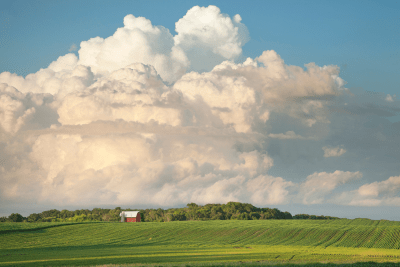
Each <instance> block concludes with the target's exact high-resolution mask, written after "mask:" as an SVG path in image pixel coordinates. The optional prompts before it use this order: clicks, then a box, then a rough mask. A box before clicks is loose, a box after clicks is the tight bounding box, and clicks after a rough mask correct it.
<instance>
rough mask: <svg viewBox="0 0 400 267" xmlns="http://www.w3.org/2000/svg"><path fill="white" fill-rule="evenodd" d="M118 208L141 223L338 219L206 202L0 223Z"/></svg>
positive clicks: (88, 217) (109, 215) (113, 217)
mask: <svg viewBox="0 0 400 267" xmlns="http://www.w3.org/2000/svg"><path fill="white" fill-rule="evenodd" d="M122 210H139V211H140V215H141V218H142V221H143V222H170V221H193V220H196V221H198V220H202V221H206V220H270V219H281V220H282V219H284V220H290V219H311V220H331V219H339V218H337V217H330V216H316V215H308V214H296V215H295V216H292V215H291V214H290V213H289V212H287V211H285V212H282V211H280V210H279V209H277V208H274V209H271V208H257V207H254V206H253V205H252V204H248V203H240V202H228V203H227V204H207V205H204V206H200V205H197V204H195V203H189V204H187V206H186V207H185V208H172V209H166V210H164V209H161V208H158V209H122V208H121V207H116V208H115V209H101V208H94V209H93V210H88V209H81V210H75V211H69V210H65V209H64V210H62V211H59V210H56V209H51V210H47V211H43V212H41V213H32V214H31V215H29V216H28V217H27V218H24V217H22V216H21V215H20V214H18V213H15V214H14V213H13V214H12V215H10V216H9V217H8V218H7V217H1V218H0V222H22V221H28V222H32V223H33V222H86V221H98V222H100V221H106V222H118V221H120V219H121V218H120V216H119V214H120V213H121V211H122Z"/></svg>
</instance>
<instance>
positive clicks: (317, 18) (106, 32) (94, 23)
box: [0, 1, 400, 94]
mask: <svg viewBox="0 0 400 267" xmlns="http://www.w3.org/2000/svg"><path fill="white" fill-rule="evenodd" d="M195 5H199V6H208V5H217V6H218V7H219V8H220V9H221V12H223V13H226V14H228V15H230V16H233V15H235V14H240V15H241V17H242V19H243V23H245V25H246V26H247V28H248V29H249V32H250V38H251V39H250V41H249V42H248V43H247V44H246V45H245V46H244V47H243V55H244V57H252V58H254V57H257V56H259V55H260V54H261V53H262V51H264V50H266V49H273V50H275V51H277V52H278V53H279V54H280V55H281V57H282V58H283V59H284V60H285V63H286V64H289V65H297V66H302V65H304V64H306V63H309V62H315V63H316V64H317V65H319V66H322V65H329V64H334V65H338V66H339V67H340V68H341V77H343V79H344V80H345V81H347V82H348V87H355V88H362V89H364V90H367V91H374V92H383V93H386V94H396V91H398V90H399V84H398V82H397V79H396V76H397V75H398V73H399V69H400V54H399V53H400V52H399V42H400V30H399V29H400V17H399V11H400V4H399V3H398V1H334V2H333V1H250V2H243V1H229V2H226V1H173V2H172V3H169V2H165V1H115V3H112V4H110V2H109V1H83V2H82V1H65V2H60V3H55V2H51V1H34V2H33V1H2V5H1V6H2V7H1V12H2V14H1V17H2V32H1V36H2V37H1V41H2V42H1V43H2V44H1V50H0V56H1V58H2V64H1V65H0V72H3V71H10V72H15V73H17V74H19V75H24V76H25V75H27V74H29V73H32V72H36V71H38V70H39V69H40V68H45V67H47V66H48V64H50V63H51V62H52V61H53V60H54V59H55V58H56V57H58V56H60V55H63V54H65V53H67V52H68V49H69V48H70V47H71V45H72V44H75V45H77V46H79V44H80V42H81V41H83V40H88V39H89V38H92V37H95V36H100V37H108V36H110V35H111V34H112V33H113V32H114V31H115V29H116V28H118V27H121V26H122V19H121V18H123V17H124V16H125V15H127V14H133V15H135V16H143V17H146V18H148V19H149V20H151V21H152V23H153V25H163V26H164V27H166V28H168V29H169V30H170V31H171V33H173V34H174V33H175V22H176V21H177V20H178V19H179V18H181V17H182V16H183V15H184V14H185V13H186V12H187V10H189V9H190V8H191V7H193V6H195Z"/></svg>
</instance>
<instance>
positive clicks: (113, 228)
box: [0, 219, 400, 267]
mask: <svg viewBox="0 0 400 267" xmlns="http://www.w3.org/2000/svg"><path fill="white" fill-rule="evenodd" d="M370 261H373V262H397V263H400V222H393V221H372V220H367V219H355V220H347V219H341V220H323V221H322V220H321V221H320V220H254V221H236V220H232V221H183V222H180V221H177V222H168V223H145V222H144V223H107V222H90V223H2V224H0V267H1V266H82V265H99V264H156V265H157V266H159V265H164V264H176V265H179V264H181V265H182V264H183V266H185V265H186V264H189V265H196V264H222V263H225V264H226V263H232V264H233V263H237V262H244V263H249V264H251V263H253V264H274V263H276V264H278V263H297V264H302V263H313V262H331V263H350V262H370ZM209 266H210V265H209Z"/></svg>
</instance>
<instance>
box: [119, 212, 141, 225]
mask: <svg viewBox="0 0 400 267" xmlns="http://www.w3.org/2000/svg"><path fill="white" fill-rule="evenodd" d="M119 216H121V222H140V213H139V212H138V211H123V212H121V213H120V214H119Z"/></svg>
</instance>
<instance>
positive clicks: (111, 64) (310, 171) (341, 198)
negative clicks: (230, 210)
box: [0, 1, 400, 220]
mask: <svg viewBox="0 0 400 267" xmlns="http://www.w3.org/2000/svg"><path fill="white" fill-rule="evenodd" d="M0 3H1V4H0V16H1V22H2V26H1V27H2V28H1V31H0V58H1V63H0V84H1V83H3V84H4V86H3V87H0V89H1V90H2V91H0V93H1V94H2V95H0V96H3V99H4V100H2V101H3V102H0V104H1V105H3V106H1V105H0V112H2V113H0V114H4V115H2V116H3V117H0V126H1V127H0V152H1V153H2V154H3V158H4V159H3V161H2V158H1V157H0V162H3V163H2V166H1V165H0V167H2V168H3V169H0V171H2V172H0V176H1V175H2V176H3V178H1V179H3V182H2V187H1V188H0V190H1V191H2V192H3V196H2V197H0V204H1V206H2V207H3V206H4V207H5V206H7V209H4V210H3V209H2V211H1V212H0V213H1V214H0V216H3V215H7V214H9V213H11V212H14V211H17V212H21V213H24V212H25V213H26V212H27V211H26V210H27V209H29V210H35V211H42V210H43V209H46V208H59V209H62V208H66V207H69V208H75V207H77V208H80V207H83V206H84V208H86V207H94V206H96V204H97V203H100V204H101V205H102V206H104V207H105V206H111V207H113V205H114V206H115V205H118V206H120V205H122V206H127V207H128V206H129V203H136V204H137V205H138V206H140V207H145V206H146V205H147V206H151V207H157V206H163V207H173V206H184V205H185V204H186V202H187V201H194V202H196V201H197V202H198V203H199V204H204V203H207V202H213V201H214V202H227V201H242V202H251V203H253V204H254V205H256V206H276V207H278V208H280V209H282V210H288V211H289V212H291V213H292V214H296V213H309V214H317V215H320V214H324V215H331V216H338V217H348V218H353V217H369V218H372V219H381V218H383V219H391V220H400V217H399V215H398V214H397V215H396V211H398V208H399V206H400V167H399V166H400V164H399V162H400V153H399V152H398V149H397V147H400V139H399V135H398V131H399V130H400V122H399V121H400V106H399V100H398V99H399V97H400V93H399V91H400V90H399V89H400V86H399V82H398V77H399V73H400V49H399V47H400V45H399V43H400V16H399V14H400V12H399V11H400V4H399V3H398V2H397V1H213V2H212V1H115V2H111V1H63V2H56V1H1V2H0ZM210 5H213V6H216V7H218V8H219V10H220V11H218V10H217V11H216V10H215V9H212V8H207V7H209V6H210ZM194 6H200V7H205V9H201V10H202V11H201V12H203V13H202V14H214V15H215V16H218V18H225V19H228V20H229V21H230V22H232V23H233V25H234V27H242V28H240V29H243V27H244V28H245V29H247V31H248V38H247V42H245V44H244V45H243V43H244V41H240V40H241V39H240V38H241V37H240V36H242V35H240V34H242V33H243V32H241V33H240V30H239V37H238V38H239V39H235V38H236V37H237V36H236V35H235V33H234V28H232V29H231V28H229V27H230V26H229V27H228V28H229V29H230V30H232V31H231V32H229V34H228V35H227V36H222V35H223V34H224V32H219V34H216V35H210V36H212V38H215V40H216V41H215V43H213V42H212V41H210V39H207V38H208V37H207V36H208V35H207V33H206V35H201V34H202V33H199V32H201V31H197V30H198V29H197V28H196V29H195V28H190V25H194V24H195V23H197V22H195V21H196V18H197V17H196V16H198V14H200V13H201V12H200V11H199V12H200V13H191V14H189V11H190V10H193V7H194ZM219 12H220V13H219ZM128 14H132V15H133V17H130V19H132V18H133V19H132V20H131V21H133V22H127V24H124V18H126V17H125V16H127V15H128ZM196 14H197V15H196ZM236 14H239V15H240V17H241V21H240V22H239V21H236V22H235V17H234V16H235V15H236ZM210 16H211V15H210ZM138 17H144V18H146V19H147V20H149V21H150V22H151V24H152V25H153V26H154V27H156V26H160V27H159V28H153V30H154V29H161V30H160V31H161V33H162V34H161V35H157V34H158V33H157V34H156V35H157V36H158V37H154V36H155V35H151V34H154V32H153V33H149V32H146V31H147V30H145V28H144V27H145V26H143V25H145V24H143V23H145V22H144V21H139V20H137V19H136V18H138ZM181 18H187V20H186V21H183V20H182V23H181V24H180V26H179V27H180V28H179V30H176V28H175V27H176V25H175V23H177V22H178V21H181V20H180V19H181ZM129 23H130V24H129ZM190 23H194V24H190ZM202 23H203V22H202ZM218 23H220V24H218ZM218 23H217V24H207V23H206V24H204V25H205V26H204V27H205V28H203V29H211V30H213V29H214V30H215V31H216V32H218V30H219V29H220V27H222V26H221V25H223V22H221V21H219V22H218ZM124 25H125V28H123V27H124ZM138 25H139V26H138ZM188 25H189V26H188ZM243 25H244V26H243ZM163 27H165V28H166V29H168V30H169V32H170V34H169V33H167V31H166V30H165V31H164V30H163V29H164V28H163ZM185 27H188V28H185ZM193 27H194V26H193ZM196 27H197V26H196ZM202 27H203V26H202ZM207 27H208V28H207ZM118 28H121V29H125V33H126V37H124V38H132V40H130V41H126V40H128V39H126V40H125V39H121V38H122V37H117V33H116V31H117V29H118ZM134 29H140V31H142V32H146V34H145V35H140V34H139V33H138V32H137V31H136V32H135V30H134ZM185 31H186V32H185ZM121 32H122V31H121ZM183 33H185V34H186V35H184V34H183ZM97 36H99V37H101V38H104V39H106V38H108V37H110V38H111V37H112V38H111V39H112V40H114V41H112V40H111V39H110V40H111V41H112V42H111V41H110V43H108V44H105V43H106V41H104V40H103V39H98V42H100V43H101V44H102V45H103V44H104V46H102V48H99V49H100V50H99V51H101V52H100V53H99V55H98V56H97V57H96V60H97V61H96V62H95V61H93V60H95V59H94V58H95V57H92V56H91V53H92V52H93V51H97V50H96V49H97V48H96V45H95V43H94V41H93V40H94V39H91V38H95V37H97ZM143 36H144V37H143ZM151 36H153V37H154V38H159V39H155V40H157V44H158V43H159V45H160V47H161V48H160V47H155V46H154V44H152V42H154V39H151V38H153V37H151ZM177 36H181V37H179V38H180V39H179V38H178V37H177ZM188 36H189V37H188ZM221 36H222V37H221ZM230 36H233V37H232V38H233V39H230ZM219 37H221V38H222V39H218V38H219ZM135 38H136V39H135ZM141 38H144V39H141ZM146 38H147V39H146ZM190 38H192V39H190ZM193 38H194V39H193ZM196 38H198V39H196ZM202 38H204V39H202ZM224 38H225V39H224ZM178 39H179V40H180V41H178ZM217 39H218V40H217ZM90 40H92V41H93V42H92V41H90ZM99 40H100V41H99ZM106 40H107V39H106ZM138 40H139V41H138ZM143 40H144V41H143ZM149 40H150V41H149ZM151 40H153V41H151ZM191 40H202V41H201V42H203V43H201V44H193V43H191ZM211 40H212V39H211ZM232 40H233V41H232ZM125 41H126V42H127V45H126V46H124V45H122V46H120V47H119V48H118V45H120V44H121V43H122V44H124V43H125ZM81 42H83V44H84V46H85V45H86V48H85V49H86V50H85V49H81ZM173 42H175V46H174V47H173V48H172V45H170V44H172V43H173ZM179 42H180V43H179ZM240 42H242V43H240ZM228 43H229V45H233V46H224V45H226V44H228ZM116 47H117V48H116ZM129 47H131V48H129ZM132 47H134V48H132ZM221 47H223V48H222V49H221ZM232 47H233V48H232ZM142 48H146V49H147V48H148V49H150V50H146V51H147V52H143V53H144V54H145V55H144V56H143V55H142V54H141V52H137V51H138V50H140V49H142ZM175 48H177V49H178V50H179V51H181V54H179V55H180V56H176V55H172V54H168V53H169V52H168V51H174V50H173V49H175ZM130 49H131V50H130ZM171 49H172V50H171ZM235 49H236V50H235ZM237 49H239V50H237ZM267 50H273V51H275V52H268V53H264V54H263V52H264V51H267ZM140 51H141V50H140ZM143 51H144V50H143ZM148 51H150V52H148ZM157 51H158V52H157ZM165 51H167V52H165ZM182 51H183V52H182ZM216 51H217V52H216ZM226 51H229V53H230V54H229V55H227V54H225V53H224V52H226ZM93 53H94V52H93ZM96 53H97V52H96ZM102 53H103V54H102ZM124 53H126V54H124ZM146 53H148V54H146ZM182 53H183V54H184V55H185V56H186V59H184V56H182ZM202 53H204V54H202ZM65 55H66V56H65ZM110 55H111V56H110ZM114 55H115V57H114ZM199 55H200V56H199ZM261 55H263V56H262V57H260V56H261ZM62 56H65V57H64V58H59V57H62ZM119 56H121V57H119ZM248 57H249V58H251V59H252V60H253V61H252V62H253V63H246V64H247V65H246V64H245V65H240V64H241V63H243V62H244V61H245V60H246V58H248ZM118 58H119V59H120V60H122V61H123V62H119V61H118V60H117V59H118ZM157 58H158V59H157ZM159 58H163V59H162V60H164V61H157V60H159ZM281 59H282V60H283V61H284V63H283V62H281V61H280V60H281ZM101 60H104V61H101ZM223 60H230V61H231V62H232V64H238V65H237V66H238V68H239V69H240V71H239V70H234V69H229V68H228V69H224V68H225V67H223V69H224V71H220V72H218V71H212V69H213V67H214V66H216V65H218V64H220V63H221V62H222V61H223ZM202 61H203V62H202ZM52 62H53V63H52ZM93 62H95V63H93ZM101 62H103V63H101ZM104 62H105V63H104ZM160 62H161V63H160ZM165 62H167V63H165ZM188 62H189V63H188ZM257 62H258V63H257ZM277 62H278V63H277ZM310 62H314V63H315V65H316V66H320V67H323V66H331V67H323V68H320V69H319V68H318V67H317V68H313V67H312V66H311V67H310V65H307V66H308V67H306V66H305V64H308V63H310ZM132 63H143V64H145V65H146V66H147V67H144V66H138V65H135V66H134V67H130V69H129V68H128V69H126V68H125V66H126V65H129V64H132ZM196 64H197V65H196ZM249 64H250V65H249ZM254 64H255V65H254ZM271 64H272V65H271ZM256 65H257V66H256ZM80 66H81V67H80ZM151 66H152V67H151ZM196 66H202V68H204V69H202V70H201V71H200V70H199V67H196ZM246 66H247V67H246ZM250 66H253V67H255V66H256V67H255V69H254V73H259V75H260V77H258V76H257V77H258V78H255V76H253V75H254V74H252V73H251V72H247V71H246V68H250ZM296 66H299V67H300V68H301V69H303V71H304V72H301V71H300V70H299V69H298V68H296ZM335 66H337V67H335ZM153 67H154V71H156V72H157V73H158V74H159V75H160V76H159V77H158V78H156V76H154V75H155V74H154V73H155V72H154V71H153V70H152V68H153ZM264 67H265V68H267V69H268V70H271V72H268V71H267V72H265V73H264V72H263V71H264V70H265V69H264ZM174 68H175V69H174ZM235 68H236V67H235ZM40 69H43V70H41V71H40ZM339 69H340V73H338V75H337V74H336V71H337V70H339ZM123 70H124V72H123ZM283 70H284V72H282V71H283ZM118 71H119V72H118ZM190 71H197V72H198V74H193V73H190ZM117 72H118V73H117ZM128 72H129V73H131V74H130V76H129V75H128V74H127V73H128ZM132 72H134V73H137V74H135V75H137V76H134V75H133V74H132ZM11 73H15V75H12V74H11ZM113 73H114V74H113ZM122 73H123V74H122ZM144 73H145V74H144ZM184 73H186V75H184V76H182V75H183V74H184ZM28 74H32V75H31V78H29V79H28V78H27V79H26V80H25V79H24V78H25V77H26V76H27V75H28ZM126 75H128V76H126ZM132 75H133V76H132ZM143 75H144V76H143ZM196 75H197V76H196ZM257 75H258V74H257ZM285 75H288V76H285ZM153 76H154V77H153ZM328 76H329V77H331V78H329V79H328V78H324V77H328ZM337 76H338V77H340V78H338V77H337ZM32 77H33V78H32ZM121 77H122V78H123V79H122V78H121ZM132 77H141V78H135V79H138V80H135V82H138V81H140V83H141V84H142V86H144V87H141V88H139V89H138V88H136V87H135V86H136V85H133V83H132V84H131V83H130V84H129V85H127V84H125V83H126V81H127V80H130V79H133V78H132ZM144 77H147V78H144ZM149 77H153V78H149ZM215 77H217V78H215ZM228 77H229V78H228ZM232 77H235V78H232ZM237 77H241V78H240V79H239V80H236V82H235V83H233V84H230V82H232V79H233V80H235V79H236V78H237ZM285 77H286V78H285ZM118 79H119V80H118ZM143 79H144V80H143ZM157 79H161V80H157ZM327 79H328V80H327ZM144 81H145V82H144ZM243 81H245V82H243ZM341 81H345V83H344V84H342V83H341ZM202 82H203V83H202ZM242 82H243V84H241V83H242ZM105 84H108V85H107V86H110V88H111V89H112V90H111V89H110V90H111V91H110V95H108V96H105V95H104V94H105V93H104V92H103V93H101V92H102V90H105V89H101V88H104V86H106V85H105ZM123 84H125V85H123ZM135 84H136V83H135ZM162 84H164V85H163V86H164V87H163V86H162ZM199 84H203V85H201V86H204V84H206V85H207V84H208V85H209V84H214V86H215V88H218V90H216V89H215V88H214V89H215V90H214V89H213V87H212V88H211V87H207V86H208V85H207V86H206V87H201V86H200V85H199ZM239 85H240V86H239ZM125 86H128V87H129V86H130V87H131V89H129V90H128V89H126V87H125ZM165 86H166V87H165ZM199 86H200V87H199ZM11 87H12V88H15V90H17V91H13V90H14V89H10V88H11ZM7 88H8V89H7ZM123 88H125V89H123ZM132 88H136V89H135V90H138V91H140V92H142V93H141V95H142V96H143V95H146V96H147V98H143V99H142V98H140V97H139V96H137V95H136V93H134V92H138V91H134V90H133V89H132ZM143 88H151V89H143ZM229 88H237V89H232V91H229V90H230V89H229ZM323 88H325V89H323ZM344 88H346V89H344ZM113 90H114V91H113ZM115 90H116V91H115ZM132 90H133V91H132ZM143 90H144V91H143ZM146 90H148V91H146ZM177 91H179V92H180V93H176V92H177ZM107 92H108V91H107ZM111 92H114V93H115V92H118V94H121V95H120V96H119V97H116V96H115V95H114V93H111ZM128 92H129V93H128ZM221 92H224V93H221ZM21 93H22V94H21ZM158 94H159V95H158ZM174 94H177V95H176V96H174V97H172V96H171V97H169V98H168V97H167V95H174ZM254 96H255V97H254ZM143 97H144V96H143ZM139 98H140V100H139ZM99 99H101V101H100V100H99ZM121 99H125V100H124V101H123V100H121ZM177 99H182V100H179V101H178V100H177ZM195 99H202V100H201V101H200V100H198V101H200V102H196V101H195ZM99 101H100V102H99ZM121 101H122V102H121ZM146 101H147V102H146ZM202 101H203V102H202ZM260 101H261V102H260ZM143 103H146V104H143ZM160 103H161V104H160ZM149 106H150V107H151V108H149ZM227 112H228V113H227ZM138 114H139V115H138ZM166 114H167V115H166ZM207 116H209V117H207ZM262 121H264V122H262ZM96 127H97V128H96ZM95 129H102V133H103V134H99V133H96V130H95ZM122 129H124V130H122ZM193 129H196V130H193ZM192 131H194V132H192ZM128 133H129V134H128ZM139 133H140V134H139ZM166 133H169V134H170V135H169V134H166ZM204 133H207V134H205V136H207V137H204ZM126 135H127V136H128V137H127V136H126ZM138 136H139V137H138ZM149 136H151V137H149ZM177 136H181V137H182V140H183V141H182V140H180V139H179V138H178V137H177ZM210 136H213V137H210ZM218 136H225V139H224V140H225V141H224V142H218V141H217V140H219V139H218ZM127 138H128V139H127ZM135 138H139V139H140V138H142V139H143V140H142V139H140V140H139V139H135ZM112 140H114V141H112ZM138 140H139V141H138ZM146 140H147V141H146ZM149 140H152V141H149ZM244 140H246V141H244ZM125 142H126V143H127V145H126V144H125ZM46 143H48V144H49V145H44V144H46ZM145 144H146V145H145ZM150 144H151V145H150ZM208 144H214V146H213V145H210V146H209V147H208V148H207V149H208V150H207V149H206V147H207V146H208ZM172 145H174V146H176V147H180V146H183V147H190V149H193V151H192V152H191V153H189V152H187V153H189V154H185V153H184V151H182V152H179V153H178V152H176V151H175V150H174V149H172V147H171V146H172ZM125 146H127V147H129V146H131V147H132V148H135V147H139V148H140V152H138V153H136V152H133V151H132V152H131V153H127V152H126V151H125V150H124V147H125ZM72 148H74V149H75V150H73V149H72ZM190 149H188V151H189V150H190ZM210 149H214V152H213V153H211V152H210V153H209V152H207V151H211V150H210ZM105 151H113V152H112V153H111V152H110V153H106V154H107V156H106V154H104V155H103V154H102V153H105ZM155 151H158V152H155ZM165 151H173V152H168V153H169V154H168V153H167V152H165ZM178 151H180V150H179V149H178ZM113 153H114V154H113ZM165 153H167V154H165ZM136 154H141V155H142V156H137V155H136ZM46 155H51V156H46ZM95 155H103V156H101V157H100V156H99V158H96V156H95ZM145 155H147V156H145ZM200 155H202V156H200ZM215 155H218V156H216V157H217V158H214V156H215ZM68 157H70V158H74V159H75V160H76V161H74V160H69V159H68ZM218 157H224V159H225V161H224V162H222V161H221V162H219V158H218ZM6 158H7V160H6ZM145 159H146V160H145ZM215 161H218V162H219V163H215ZM256 162H257V163H256ZM141 165H143V166H146V167H143V166H142V167H140V166H141ZM18 166H19V167H18ZM21 166H24V168H21ZM26 173H31V174H32V177H33V178H32V179H30V180H29V182H28V181H27V180H25V178H24V177H25V176H26ZM180 175H181V176H180ZM149 177H152V178H149ZM179 177H180V178H179ZM392 177H393V178H392ZM118 179H119V180H118ZM118 181H119V182H118ZM200 181H201V182H200ZM121 183H122V184H124V183H125V184H127V185H129V186H132V187H137V188H141V190H142V191H143V192H145V193H146V194H147V195H146V196H147V197H142V199H144V200H143V201H142V202H141V201H138V197H136V196H132V197H128V196H127V193H126V192H125V191H124V190H122V189H120V188H119V187H118V185H120V184H121ZM93 184H96V186H94V187H93V189H89V188H90V186H89V185H93ZM97 184H98V185H97ZM188 184H193V186H189V185H188ZM257 187H259V188H262V190H261V191H260V190H256V189H254V188H257ZM77 188H80V189H82V190H83V189H85V190H87V191H85V192H89V193H88V194H87V196H86V197H84V198H82V199H79V197H78V195H77V194H78V193H74V190H76V191H77V192H78V191H79V190H78V189H77ZM240 188H242V189H240ZM243 188H247V189H246V190H247V191H246V190H245V189H243ZM252 188H253V189H252ZM296 188H297V189H296ZM299 188H300V189H299ZM324 188H325V189H324ZM327 188H330V189H327ZM252 190H253V191H252ZM254 190H255V191H254ZM313 190H314V191H315V192H316V193H310V192H314V191H313ZM324 190H325V191H324ZM317 191H320V192H322V193H318V192H317ZM6 192H7V193H6ZM210 192H211V193H210ZM81 193H82V192H81ZM20 194H25V197H24V198H21V197H20ZM55 194H60V195H62V196H63V197H62V198H60V199H61V200H60V199H57V200H55V199H54V197H53V196H54V195H55ZM215 195H219V196H220V197H218V198H217V197H214V196H215ZM185 201H186V202H185ZM28 203H31V204H28ZM349 203H351V204H349ZM131 206H132V205H131ZM138 206H136V207H138ZM27 207H28V208H27Z"/></svg>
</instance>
